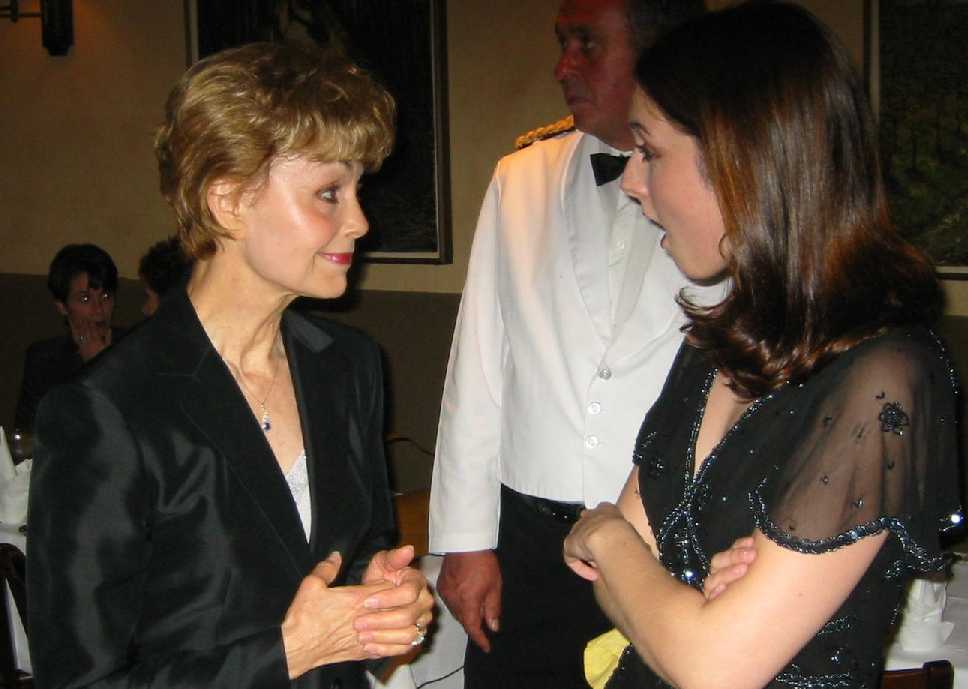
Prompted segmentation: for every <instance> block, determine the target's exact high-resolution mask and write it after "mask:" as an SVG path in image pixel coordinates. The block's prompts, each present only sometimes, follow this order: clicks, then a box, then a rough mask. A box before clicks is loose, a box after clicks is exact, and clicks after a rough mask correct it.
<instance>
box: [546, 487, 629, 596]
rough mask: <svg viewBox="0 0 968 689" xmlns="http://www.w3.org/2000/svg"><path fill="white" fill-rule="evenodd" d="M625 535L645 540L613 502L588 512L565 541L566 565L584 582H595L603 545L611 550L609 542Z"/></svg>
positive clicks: (584, 513)
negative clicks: (598, 558) (599, 551)
mask: <svg viewBox="0 0 968 689" xmlns="http://www.w3.org/2000/svg"><path fill="white" fill-rule="evenodd" d="M623 535H624V536H629V535H631V537H633V538H634V539H635V540H636V541H640V540H641V539H640V538H639V535H638V533H636V531H635V529H634V528H633V527H632V525H631V524H629V522H627V521H626V520H625V517H624V516H623V515H622V513H621V512H620V511H619V509H618V507H616V506H615V505H613V504H612V503H610V502H603V503H600V504H599V505H598V507H596V508H595V509H593V510H585V511H583V512H582V513H581V519H579V520H578V521H577V522H576V523H575V525H574V526H573V527H571V533H569V534H568V536H567V537H566V538H565V544H564V556H565V564H566V565H568V566H569V567H570V568H571V570H572V571H573V572H575V574H577V575H578V576H580V577H582V578H583V579H587V580H588V581H595V580H596V579H598V566H597V565H596V564H595V560H596V557H595V552H596V551H597V550H598V549H599V548H601V547H602V546H603V545H604V546H606V547H609V546H608V545H607V543H611V542H612V541H613V539H616V538H620V537H621V536H623Z"/></svg>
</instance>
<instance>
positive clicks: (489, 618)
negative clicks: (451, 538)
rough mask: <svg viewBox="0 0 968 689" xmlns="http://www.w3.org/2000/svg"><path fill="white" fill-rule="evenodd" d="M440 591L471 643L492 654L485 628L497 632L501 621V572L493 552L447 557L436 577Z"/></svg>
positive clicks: (451, 554) (449, 554)
mask: <svg viewBox="0 0 968 689" xmlns="http://www.w3.org/2000/svg"><path fill="white" fill-rule="evenodd" d="M437 591H438V592H439V593H440V597H441V598H443V599H444V602H445V603H446V604H447V607H448V608H449V609H450V612H451V613H452V614H453V615H454V617H456V618H457V619H458V620H459V621H460V623H461V624H462V625H463V626H464V629H465V630H466V631H467V636H468V637H470V639H471V641H473V642H474V643H475V644H477V645H478V646H479V647H480V648H481V650H482V651H484V652H485V653H490V652H491V641H490V639H488V638H487V633H486V632H485V630H484V627H483V625H484V624H486V625H487V628H488V629H489V630H490V631H492V632H496V631H498V629H499V628H500V618H501V568H500V567H499V566H498V563H497V556H496V555H495V554H494V551H493V550H478V551H474V552H470V553H447V554H446V555H445V556H444V562H443V564H442V565H441V567H440V575H439V576H438V577H437Z"/></svg>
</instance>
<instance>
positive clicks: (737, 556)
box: [702, 536, 756, 600]
mask: <svg viewBox="0 0 968 689" xmlns="http://www.w3.org/2000/svg"><path fill="white" fill-rule="evenodd" d="M755 559H756V548H754V547H753V537H752V536H745V537H743V538H737V539H736V540H735V541H733V545H731V546H730V547H729V549H728V550H724V551H722V552H719V553H716V554H715V555H713V557H712V559H711V560H710V561H709V576H707V577H706V580H705V581H704V582H703V584H702V592H703V595H704V596H706V600H712V599H713V598H715V597H716V596H718V595H719V594H721V593H722V592H723V591H725V590H726V588H727V587H728V586H729V585H730V584H732V583H734V582H736V581H739V580H740V579H742V578H743V577H744V576H746V573H747V572H748V571H749V566H750V564H751V563H752V562H753V560H755Z"/></svg>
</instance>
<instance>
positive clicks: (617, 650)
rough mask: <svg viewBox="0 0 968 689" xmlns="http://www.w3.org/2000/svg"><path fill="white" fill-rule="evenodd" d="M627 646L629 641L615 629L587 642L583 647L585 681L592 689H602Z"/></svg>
mask: <svg viewBox="0 0 968 689" xmlns="http://www.w3.org/2000/svg"><path fill="white" fill-rule="evenodd" d="M628 645H629V640H628V639H626V638H625V635H624V634H622V632H620V631H619V630H617V629H613V630H612V631H610V632H605V633H604V634H602V635H601V636H596V637H595V638H594V639H592V640H591V641H589V642H588V645H586V646H585V680H586V681H587V682H588V684H589V686H591V687H592V689H604V687H605V684H606V683H607V682H608V680H609V678H610V677H611V676H612V673H613V672H615V668H617V667H618V660H619V658H621V657H622V653H624V652H625V648H626V647H627V646H628Z"/></svg>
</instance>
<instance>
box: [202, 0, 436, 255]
mask: <svg viewBox="0 0 968 689" xmlns="http://www.w3.org/2000/svg"><path fill="white" fill-rule="evenodd" d="M445 5H446V0H185V18H186V28H187V30H186V36H187V46H186V48H187V55H188V63H189V64H191V63H193V62H194V61H195V60H198V59H200V58H201V57H205V56H206V55H209V54H211V53H214V52H218V51H219V50H222V49H224V48H229V47H232V46H235V45H241V44H243V43H249V42H252V41H260V40H265V41H297V42H310V43H314V44H316V45H319V46H333V45H335V46H337V47H339V48H340V49H342V50H344V51H345V52H346V53H347V54H349V56H350V57H351V58H352V59H353V60H354V61H356V62H357V63H359V64H360V65H362V66H363V67H365V68H366V69H368V70H370V71H371V72H372V73H374V74H375V75H376V76H377V78H379V79H380V80H381V81H382V82H383V83H384V84H385V85H386V87H387V89H388V90H389V91H390V92H391V93H392V94H393V96H394V97H395V98H396V100H397V108H398V118H397V143H396V147H395V149H394V152H393V153H392V154H391V156H390V157H389V158H388V159H387V160H386V162H385V163H384V165H383V167H382V168H381V170H380V171H379V172H377V173H375V174H371V175H366V177H365V178H364V181H363V188H362V191H361V203H362V205H363V210H364V212H365V213H366V216H367V219H368V220H369V221H370V231H369V233H368V234H367V235H366V237H364V238H363V239H361V240H360V241H359V242H358V246H357V253H358V255H360V256H361V257H362V258H363V260H364V261H367V262H371V263H435V264H446V263H451V261H452V247H451V212H450V186H449V179H450V161H449V139H448V131H447V119H448V118H447V91H446V85H447V65H446V55H447V43H446V7H445Z"/></svg>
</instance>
